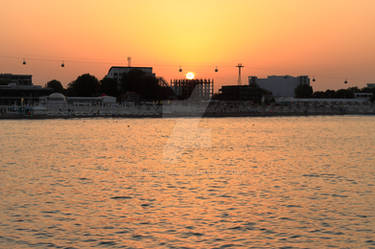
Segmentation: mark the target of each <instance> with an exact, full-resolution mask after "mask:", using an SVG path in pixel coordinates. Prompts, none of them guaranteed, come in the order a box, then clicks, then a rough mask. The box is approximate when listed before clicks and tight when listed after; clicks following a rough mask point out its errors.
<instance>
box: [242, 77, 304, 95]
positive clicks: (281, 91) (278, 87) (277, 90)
mask: <svg viewBox="0 0 375 249" xmlns="http://www.w3.org/2000/svg"><path fill="white" fill-rule="evenodd" d="M248 79H249V85H252V84H257V85H258V86H259V87H260V88H263V89H265V90H268V91H270V92H272V95H273V96H274V97H294V90H295V89H296V87H297V86H298V85H300V84H306V85H310V78H309V77H308V76H298V77H293V76H289V75H285V76H268V77H267V78H265V79H260V78H258V77H256V76H249V77H248Z"/></svg>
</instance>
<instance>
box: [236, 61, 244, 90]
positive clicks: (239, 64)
mask: <svg viewBox="0 0 375 249" xmlns="http://www.w3.org/2000/svg"><path fill="white" fill-rule="evenodd" d="M236 67H238V80H237V83H238V85H239V86H240V85H241V84H242V80H241V69H242V68H243V67H244V66H243V65H242V63H238V65H237V66H236Z"/></svg>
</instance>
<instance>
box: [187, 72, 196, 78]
mask: <svg viewBox="0 0 375 249" xmlns="http://www.w3.org/2000/svg"><path fill="white" fill-rule="evenodd" d="M194 78H195V74H194V73H193V72H188V73H187V74H186V79H188V80H192V79H194Z"/></svg>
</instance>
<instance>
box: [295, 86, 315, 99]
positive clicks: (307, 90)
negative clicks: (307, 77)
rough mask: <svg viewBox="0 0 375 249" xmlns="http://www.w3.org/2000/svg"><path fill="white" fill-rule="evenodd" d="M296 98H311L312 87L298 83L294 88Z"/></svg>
mask: <svg viewBox="0 0 375 249" xmlns="http://www.w3.org/2000/svg"><path fill="white" fill-rule="evenodd" d="M294 94H295V97H296V98H311V97H312V95H313V88H312V87H311V86H309V85H307V84H299V85H298V86H297V87H296V89H295V90H294Z"/></svg>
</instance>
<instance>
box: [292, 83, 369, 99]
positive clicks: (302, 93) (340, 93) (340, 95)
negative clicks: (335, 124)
mask: <svg viewBox="0 0 375 249" xmlns="http://www.w3.org/2000/svg"><path fill="white" fill-rule="evenodd" d="M355 93H372V98H371V100H372V101H375V88H369V87H364V88H362V89H359V88H358V87H349V88H347V89H339V90H330V89H328V90H326V91H316V92H314V91H313V89H312V87H311V86H309V85H299V86H298V87H297V88H296V89H295V96H296V98H318V99H351V98H354V97H355Z"/></svg>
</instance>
